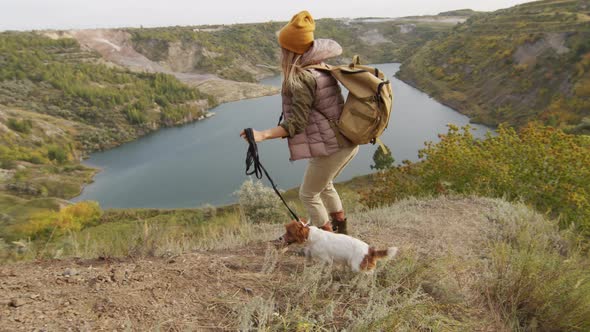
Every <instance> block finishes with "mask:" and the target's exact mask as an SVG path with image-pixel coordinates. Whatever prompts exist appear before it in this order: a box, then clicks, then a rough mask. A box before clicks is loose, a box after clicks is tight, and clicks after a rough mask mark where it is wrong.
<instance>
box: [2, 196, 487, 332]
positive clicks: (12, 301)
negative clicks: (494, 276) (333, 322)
mask: <svg viewBox="0 0 590 332" xmlns="http://www.w3.org/2000/svg"><path fill="white" fill-rule="evenodd" d="M494 204H495V203H494V202H493V201H491V200H490V201H488V200H483V199H469V198H467V199H447V198H441V199H435V200H429V201H419V200H409V201H405V202H403V203H401V204H398V205H395V206H394V207H392V208H389V209H381V210H373V211H368V212H360V213H357V214H355V215H353V216H351V228H352V229H353V235H354V236H356V237H359V238H361V239H364V240H365V241H367V242H369V243H370V244H372V245H375V246H377V247H386V246H390V245H396V246H398V247H399V248H400V252H401V255H403V253H404V251H405V250H414V251H415V252H418V253H421V254H422V255H425V256H430V257H437V256H439V255H446V254H449V253H453V254H454V255H457V256H465V257H468V256H477V255H478V252H477V250H478V249H477V248H478V247H479V246H480V244H481V241H482V239H483V238H485V237H486V236H487V235H486V234H489V232H490V231H491V230H492V226H491V223H490V222H489V217H487V216H488V215H489V213H490V211H492V210H493V209H494ZM269 240H270V239H269ZM272 248H273V247H272V246H271V245H270V243H268V242H256V243H253V244H250V245H247V246H243V247H240V248H234V249H230V250H214V251H197V252H191V253H186V254H182V255H179V256H175V257H148V258H145V257H143V258H120V259H115V258H101V259H93V260H81V259H65V260H48V261H37V262H24V263H14V264H8V265H3V266H0V331H90V330H92V331H119V330H133V331H147V330H150V331H152V330H154V331H158V330H159V331H187V330H190V331H195V330H197V331H198V330H236V329H237V325H236V324H237V323H236V320H237V315H238V314H237V313H236V309H235V308H236V307H237V306H240V305H243V304H244V303H247V301H249V300H250V299H252V298H253V297H256V296H258V297H263V298H269V297H273V298H274V300H275V301H278V302H280V301H281V299H284V298H285V297H288V296H289V294H288V293H284V294H282V289H283V285H285V284H286V283H293V282H296V281H297V278H298V277H299V276H300V275H301V272H302V270H303V268H304V265H305V262H304V259H303V257H300V256H299V255H298V248H296V247H295V248H291V249H289V251H287V252H285V253H279V252H277V251H275V250H273V249H272ZM386 264H395V260H394V261H390V262H387V263H386Z"/></svg>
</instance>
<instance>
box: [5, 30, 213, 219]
mask: <svg viewBox="0 0 590 332" xmlns="http://www.w3.org/2000/svg"><path fill="white" fill-rule="evenodd" d="M211 103H214V100H212V99H211V98H208V96H207V95H205V94H202V93H200V92H199V91H198V90H196V89H194V88H191V87H189V86H187V85H184V84H183V83H181V82H179V81H178V80H177V79H176V78H174V77H173V76H170V75H165V74H148V73H134V72H130V71H129V70H126V69H123V68H118V67H114V66H112V64H110V65H109V64H107V63H105V62H104V61H103V60H102V59H101V58H100V57H99V56H98V55H97V54H95V53H92V52H89V51H86V50H83V49H82V48H81V47H80V46H79V44H78V43H77V42H76V41H75V40H73V39H58V40H53V39H50V38H47V37H43V36H40V35H38V34H37V33H33V32H4V33H0V227H2V226H5V225H7V224H12V223H18V222H23V221H26V220H28V218H29V217H30V215H31V213H34V212H36V211H38V210H43V209H45V210H57V209H59V207H60V206H62V205H64V203H65V202H64V201H63V200H62V199H68V198H71V197H74V196H76V195H77V194H78V193H79V192H80V190H81V188H82V186H83V185H84V184H85V183H88V182H90V181H91V178H92V175H93V174H94V173H95V170H93V169H89V168H87V167H84V166H82V165H80V160H81V158H82V157H83V156H84V155H85V154H86V153H88V152H91V151H96V150H102V149H106V148H110V147H113V146H116V145H119V144H122V143H124V142H127V141H130V140H133V139H135V138H137V137H139V136H141V135H144V134H145V133H148V132H150V131H153V130H156V129H157V128H159V127H161V126H170V125H175V124H180V123H185V122H188V121H191V120H194V119H196V118H198V117H199V116H201V115H203V114H204V112H205V111H206V109H207V107H208V105H209V104H211Z"/></svg>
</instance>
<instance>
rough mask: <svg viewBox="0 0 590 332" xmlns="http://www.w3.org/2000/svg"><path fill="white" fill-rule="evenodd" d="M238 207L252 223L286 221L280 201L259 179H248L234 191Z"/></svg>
mask: <svg viewBox="0 0 590 332" xmlns="http://www.w3.org/2000/svg"><path fill="white" fill-rule="evenodd" d="M236 195H237V196H238V198H239V204H240V208H241V209H242V213H244V215H245V216H246V218H247V220H248V221H250V222H252V223H265V222H266V223H281V222H285V221H287V219H286V215H285V212H284V210H283V207H282V205H281V201H280V200H279V198H278V197H277V195H276V194H275V192H274V191H273V190H272V188H269V187H265V186H264V185H263V184H262V182H260V181H256V182H254V181H252V179H248V180H246V181H244V183H243V184H242V186H241V187H240V190H239V191H238V192H236Z"/></svg>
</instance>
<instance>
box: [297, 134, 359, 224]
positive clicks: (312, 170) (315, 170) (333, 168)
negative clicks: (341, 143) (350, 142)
mask: <svg viewBox="0 0 590 332" xmlns="http://www.w3.org/2000/svg"><path fill="white" fill-rule="evenodd" d="M358 150H359V147H358V145H355V146H352V147H346V148H342V149H341V150H340V151H338V152H336V153H334V154H331V155H329V156H327V157H318V158H312V159H310V160H309V164H308V165H307V169H306V170H305V175H303V183H302V184H301V187H300V188H299V199H301V202H303V205H304V206H305V208H306V209H307V213H308V217H309V220H308V222H310V223H312V224H314V225H316V226H322V225H323V224H325V223H326V222H328V221H329V220H330V216H329V213H333V212H338V211H343V208H342V202H341V201H340V196H338V193H337V192H336V189H335V188H334V182H333V181H334V178H336V177H337V176H338V175H339V174H340V172H342V170H343V169H344V167H346V165H348V163H349V162H350V161H351V160H352V158H354V156H356V154H357V152H358Z"/></svg>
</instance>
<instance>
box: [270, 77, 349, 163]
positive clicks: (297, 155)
mask: <svg viewBox="0 0 590 332" xmlns="http://www.w3.org/2000/svg"><path fill="white" fill-rule="evenodd" d="M309 71H310V72H311V73H312V74H313V76H314V78H315V80H316V90H315V99H314V102H313V106H312V110H311V112H310V114H309V123H308V125H307V127H306V128H305V130H304V131H303V132H301V133H299V134H297V135H295V136H294V137H290V138H288V142H289V152H290V154H291V157H290V158H289V159H290V160H291V161H294V160H299V159H306V158H315V157H324V156H329V155H331V154H333V153H335V152H337V151H338V150H340V149H341V148H342V147H349V146H352V145H353V143H351V142H350V141H348V140H347V139H346V138H345V137H344V136H342V135H341V134H340V133H338V129H337V128H336V127H335V123H333V122H332V121H330V120H328V119H331V120H333V121H334V122H336V121H337V120H338V118H340V113H342V107H343V105H344V98H342V92H341V91H340V86H339V85H338V82H337V81H336V80H335V79H334V78H333V77H332V75H330V74H329V73H325V72H321V71H318V70H315V69H310V70H309ZM282 99H283V115H284V117H285V119H288V118H289V117H290V116H291V114H292V113H291V112H292V110H291V108H292V100H291V96H289V95H288V94H285V93H282Z"/></svg>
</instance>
